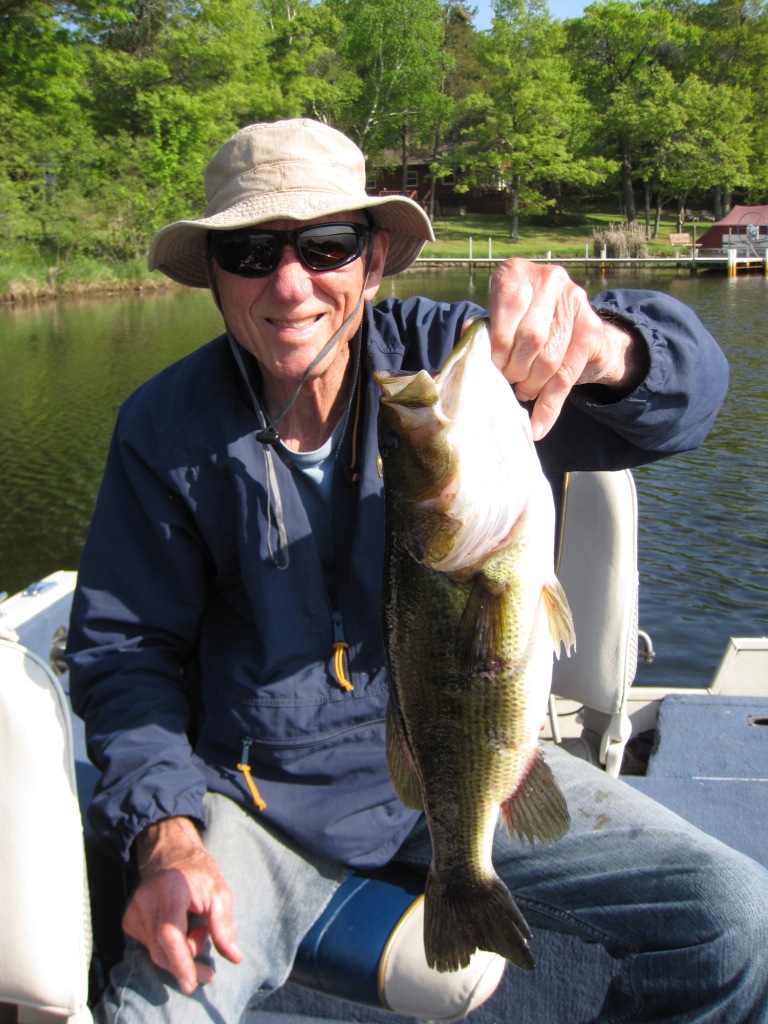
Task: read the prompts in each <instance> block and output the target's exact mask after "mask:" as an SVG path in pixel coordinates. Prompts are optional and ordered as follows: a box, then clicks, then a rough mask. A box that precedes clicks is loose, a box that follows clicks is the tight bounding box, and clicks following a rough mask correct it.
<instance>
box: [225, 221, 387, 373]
mask: <svg viewBox="0 0 768 1024" xmlns="http://www.w3.org/2000/svg"><path fill="white" fill-rule="evenodd" d="M334 221H336V222H339V221H344V222H351V223H364V218H363V216H362V214H360V213H359V212H354V213H347V214H335V215H333V216H329V217H318V218H316V219H315V220H310V221H306V222H301V225H303V224H305V223H306V224H308V225H309V224H324V223H330V222H334ZM299 226H300V223H299V222H297V221H293V220H274V221H269V222H268V223H266V224H261V225H259V227H260V228H264V229H266V230H272V231H289V230H292V229H294V228H296V227H299ZM369 244H370V242H369ZM387 244H388V238H387V235H386V233H385V232H380V231H377V233H376V236H375V238H374V241H373V246H374V249H373V258H372V260H371V266H370V271H369V274H368V280H367V282H366V284H365V288H364V289H363V281H364V276H365V258H366V252H365V251H364V252H363V254H362V256H360V257H359V258H358V259H356V260H353V261H352V263H348V264H347V265H346V266H344V267H341V268H340V269H338V270H327V271H315V270H308V269H307V268H306V267H305V266H304V265H303V264H302V263H301V262H300V261H299V258H298V256H297V254H296V251H295V249H294V248H293V247H292V246H290V245H288V246H286V247H285V249H284V250H283V252H282V255H281V257H280V262H279V264H278V266H277V268H276V269H275V270H274V271H273V273H271V274H269V275H268V276H267V277H257V278H247V277H238V276H237V275H236V274H230V273H228V272H227V271H225V270H222V269H221V267H219V266H218V264H217V263H216V262H215V260H214V261H212V266H213V273H214V274H215V275H216V283H217V286H218V291H219V297H220V300H221V308H222V313H223V315H224V319H225V321H226V324H227V327H228V328H229V330H230V331H231V332H232V333H233V334H234V336H235V338H237V340H238V341H239V342H240V344H241V345H242V346H243V348H245V349H247V350H248V351H249V352H250V353H251V354H252V355H253V356H255V358H256V359H257V360H258V362H259V364H260V366H261V369H262V373H263V374H264V379H265V385H266V386H267V387H268V388H269V386H270V383H274V384H277V383H278V382H279V383H280V384H281V385H283V386H284V385H292V386H296V385H297V384H298V382H299V381H300V379H301V377H302V374H303V373H304V371H305V370H306V369H307V367H308V366H309V364H310V363H311V362H312V360H313V359H314V357H315V356H316V355H317V354H318V352H320V351H321V350H322V348H323V346H324V345H325V344H326V343H327V342H328V341H329V340H330V339H331V338H332V337H333V335H334V334H335V332H336V331H338V329H339V328H340V327H341V325H342V324H343V323H344V321H345V320H346V318H347V317H348V316H349V315H350V314H351V313H352V310H353V309H354V308H355V304H356V303H357V301H358V299H359V298H360V294H361V292H362V294H363V298H364V299H372V298H373V296H374V295H375V294H376V290H377V289H378V286H379V282H380V281H381V274H382V270H383V267H384V258H385V256H386V252H387ZM362 315H363V309H362V303H361V306H360V309H359V310H358V313H357V315H356V316H355V318H354V320H353V321H352V323H350V325H349V327H348V329H347V330H346V331H345V332H344V336H343V337H342V338H341V339H340V340H339V343H338V344H337V345H334V347H333V349H332V350H331V352H329V353H328V356H327V357H326V358H325V359H324V360H323V361H322V362H321V363H320V364H319V365H318V367H316V369H315V372H314V373H313V376H314V377H319V376H322V375H324V374H326V373H327V372H328V371H329V370H330V369H331V368H332V367H333V368H335V370H336V371H338V370H339V369H340V367H343V366H345V365H346V362H347V360H348V357H349V346H348V342H349V339H350V338H352V337H353V335H354V333H355V331H356V330H357V327H358V325H359V323H360V320H361V318H362Z"/></svg>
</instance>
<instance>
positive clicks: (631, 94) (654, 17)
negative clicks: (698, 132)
mask: <svg viewBox="0 0 768 1024" xmlns="http://www.w3.org/2000/svg"><path fill="white" fill-rule="evenodd" d="M566 30H567V34H568V53H569V55H570V59H571V61H572V65H573V69H574V73H575V75H576V77H577V80H578V81H579V83H580V86H581V89H582V91H583V93H584V95H585V96H586V97H587V98H588V99H589V101H590V103H591V105H592V111H593V115H594V120H595V129H596V139H597V140H599V143H601V145H602V149H603V152H604V153H605V155H606V156H610V157H612V158H613V159H615V160H616V161H617V162H618V164H619V171H620V181H621V192H622V196H623V199H624V208H625V212H626V218H627V221H628V222H629V223H630V224H632V223H635V222H636V221H637V206H636V202H635V193H634V178H635V160H636V158H637V156H638V153H641V152H642V150H643V147H644V146H646V145H647V143H648V121H647V118H648V116H649V115H650V116H652V117H654V118H655V119H659V118H660V119H663V118H664V117H665V109H664V106H663V104H658V105H657V106H656V109H654V110H653V111H652V112H651V111H650V107H651V106H652V95H653V94H652V88H651V85H652V83H653V81H654V78H655V77H656V74H657V72H658V69H664V70H666V71H669V72H670V73H674V71H675V69H676V68H678V67H679V66H680V64H681V61H682V57H683V53H684V46H685V41H686V26H685V25H684V23H683V22H681V21H680V20H678V19H677V18H675V16H674V15H673V14H672V13H671V12H670V11H669V10H667V9H665V8H664V6H662V5H661V4H660V3H659V2H657V0H646V2H645V3H642V4H638V5H635V4H632V3H629V2H627V0H602V2H598V3H593V4H591V5H590V6H589V7H588V8H587V9H586V10H585V12H584V15H583V17H581V18H579V19H574V20H571V21H568V22H567V23H566ZM641 111H642V114H641Z"/></svg>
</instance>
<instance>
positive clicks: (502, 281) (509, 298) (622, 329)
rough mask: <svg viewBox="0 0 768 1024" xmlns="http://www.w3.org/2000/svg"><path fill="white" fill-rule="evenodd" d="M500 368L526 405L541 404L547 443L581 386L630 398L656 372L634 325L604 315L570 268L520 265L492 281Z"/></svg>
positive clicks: (537, 431) (540, 428)
mask: <svg viewBox="0 0 768 1024" xmlns="http://www.w3.org/2000/svg"><path fill="white" fill-rule="evenodd" d="M488 311H489V316H490V320H491V351H492V356H493V361H494V363H495V364H496V366H498V368H499V369H500V370H501V372H502V373H503V374H504V376H505V377H506V378H507V380H508V381H510V383H512V384H514V385H515V394H516V395H517V398H518V400H519V401H521V402H526V401H534V400H535V405H534V408H533V413H532V415H531V429H532V431H533V437H534V440H536V441H539V440H541V438H542V437H543V436H544V435H545V434H546V433H547V432H548V431H549V430H550V429H551V427H552V426H553V424H554V422H555V420H556V419H557V417H558V416H559V414H560V410H561V409H562V407H563V403H564V402H565V400H566V399H567V397H568V394H569V392H570V390H571V388H573V387H574V386H575V385H577V384H590V385H602V386H604V387H606V388H610V390H611V392H613V399H614V400H615V398H617V397H620V396H621V395H626V394H629V392H631V391H632V390H633V389H634V388H635V387H636V386H637V385H638V384H640V383H641V382H642V381H643V380H644V378H645V376H646V374H647V372H648V367H649V357H648V347H647V345H646V343H645V342H644V341H643V339H642V338H641V337H640V336H639V335H636V334H633V333H631V331H630V330H629V324H628V323H625V324H624V325H622V324H621V323H620V322H618V321H617V319H616V318H614V317H610V316H608V315H603V316H600V315H598V313H597V312H596V311H595V309H594V308H593V307H592V306H591V305H590V303H589V299H588V298H587V293H586V292H585V291H584V289H583V288H580V287H579V286H578V285H577V284H575V282H574V281H572V280H571V278H570V277H569V276H568V274H567V273H566V272H565V270H563V268H562V267H558V266H552V265H551V264H546V265H539V264H535V263H530V262H529V261H527V260H522V259H513V260H507V261H506V262H505V263H503V264H502V265H501V266H500V267H499V269H498V270H497V271H496V273H495V274H494V276H493V278H492V281H491V294H490V299H489V303H488Z"/></svg>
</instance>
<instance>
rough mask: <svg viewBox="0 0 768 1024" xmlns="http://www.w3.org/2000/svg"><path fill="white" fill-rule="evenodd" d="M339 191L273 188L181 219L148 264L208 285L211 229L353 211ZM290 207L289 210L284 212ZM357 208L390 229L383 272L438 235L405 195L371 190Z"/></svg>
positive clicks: (160, 237) (161, 236)
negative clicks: (211, 211) (374, 193)
mask: <svg viewBox="0 0 768 1024" xmlns="http://www.w3.org/2000/svg"><path fill="white" fill-rule="evenodd" d="M338 204H339V195H338V193H323V192H320V191H314V192H291V193H289V194H287V195H281V194H280V193H275V194H273V195H269V196H260V197H258V199H257V200H252V201H246V202H243V203H240V204H238V205H237V206H233V207H231V208H229V209H227V210H223V211H221V212H220V213H217V214H214V215H213V216H211V217H202V218H201V219H200V220H179V221H175V222H174V223H173V224H169V225H168V226H167V227H164V228H163V229H162V230H161V231H158V233H157V234H156V235H155V237H154V238H153V239H152V244H151V245H150V248H149V255H148V257H147V262H148V264H149V269H150V270H160V271H162V273H164V274H166V275H167V276H168V277H170V278H172V279H173V280H174V281H178V282H179V283H180V284H186V285H189V286H190V287H192V288H207V287H208V273H207V267H206V253H205V236H206V234H207V233H208V232H209V231H233V230H235V229H236V228H245V227H255V226H256V225H258V224H264V223H265V222H267V221H270V220H281V219H290V220H300V221H302V220H313V219H314V218H316V217H325V216H331V215H333V214H341V213H350V212H351V209H350V207H349V206H348V205H345V206H343V207H340V206H339V205H338ZM288 209H290V211H291V212H290V213H288V212H286V211H287V210H288ZM354 209H355V210H367V211H368V212H369V213H370V215H371V217H372V218H373V220H374V222H375V224H376V226H377V227H380V228H383V229H385V230H386V231H388V232H389V248H388V250H387V258H386V261H385V263H384V270H383V275H384V276H385V277H388V276H391V275H393V274H399V273H400V272H401V271H403V270H406V269H407V268H408V267H410V266H411V264H412V263H413V262H414V260H415V259H416V258H417V256H418V255H419V253H420V252H421V250H422V249H423V248H424V245H425V243H426V242H433V241H434V240H435V236H434V233H433V231H432V225H431V223H430V220H429V217H427V215H426V213H425V212H424V211H423V210H422V208H421V207H420V206H419V205H418V203H415V202H414V201H413V200H412V199H408V198H407V197H406V196H369V197H368V199H367V200H366V202H365V203H364V204H362V205H360V206H357V205H355V207H354Z"/></svg>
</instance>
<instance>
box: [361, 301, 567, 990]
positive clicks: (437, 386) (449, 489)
mask: <svg viewBox="0 0 768 1024" xmlns="http://www.w3.org/2000/svg"><path fill="white" fill-rule="evenodd" d="M374 378H375V380H376V382H377V383H378V384H379V385H380V387H381V393H380V395H379V409H378V427H377V430H378V446H379V456H380V459H381V469H382V474H383V486H384V504H385V568H384V590H383V597H382V623H383V632H384V648H385V663H386V668H387V673H388V677H389V698H388V705H387V718H386V756H387V764H388V768H389V773H390V777H391V780H392V784H393V787H394V790H395V793H396V795H397V797H398V798H399V800H400V801H401V802H402V803H403V804H404V805H405V806H407V807H411V808H415V809H419V810H422V811H423V812H424V815H425V818H426V821H427V825H428V827H429V832H430V838H431V841H432V860H431V864H430V866H429V871H428V874H427V879H426V885H425V894H424V950H425V955H426V958H427V962H428V963H429V965H430V967H432V968H433V969H435V970H437V971H440V972H451V971H456V970H458V969H460V968H462V967H466V966H467V965H468V963H469V961H470V958H471V956H472V955H473V954H474V952H475V951H476V950H478V949H482V950H489V951H492V952H496V953H499V954H500V955H501V956H503V957H506V958H507V959H508V960H509V961H511V962H512V963H513V964H515V965H516V966H518V967H521V968H523V969H526V970H531V969H533V967H534V960H533V957H532V954H531V951H530V948H529V943H530V940H531V937H532V935H531V931H530V929H529V927H528V925H527V924H526V921H525V919H524V917H523V915H522V913H521V912H520V910H519V908H518V906H517V904H516V903H515V901H514V899H513V897H512V895H511V893H510V892H509V890H508V888H507V887H506V885H505V884H504V882H503V881H502V880H501V879H500V878H499V876H498V874H497V873H496V871H495V868H494V865H493V858H492V850H493V839H494V834H495V831H496V828H497V826H498V822H499V815H501V818H502V819H503V821H504V823H505V825H506V827H507V829H508V831H509V833H510V835H511V836H512V837H513V838H514V837H515V836H517V838H518V839H519V840H520V841H522V842H523V843H525V842H526V841H528V842H530V844H531V845H532V846H533V845H534V843H535V840H536V839H538V840H539V841H541V842H542V843H549V842H554V841H556V840H557V839H560V838H561V837H562V836H563V835H565V833H566V832H567V830H568V827H569V823H570V818H569V813H568V807H567V804H566V801H565V798H564V796H563V794H562V792H561V791H560V789H559V787H558V785H557V783H556V781H555V778H554V776H553V774H552V771H551V769H550V768H549V766H548V764H547V762H546V760H545V759H544V755H543V751H542V746H541V742H540V736H539V732H540V728H541V726H542V724H543V722H544V719H545V716H546V708H547V703H548V698H549V690H550V685H551V677H552V664H553V654H555V653H557V655H558V657H559V652H560V647H561V646H564V647H565V648H566V650H569V649H570V648H571V647H572V646H573V645H574V643H575V637H574V632H573V620H572V616H571V612H570V608H569V606H568V601H567V598H566V596H565V593H564V592H563V588H562V586H561V585H560V583H559V581H558V580H557V578H556V576H555V569H554V532H555V510H554V503H553V498H552V491H551V488H550V485H549V483H548V481H547V479H546V477H545V476H544V474H543V472H542V469H541V465H540V463H539V459H538V455H537V453H536V449H535V447H534V443H533V437H532V434H531V426H530V417H529V415H528V413H527V411H526V410H525V409H524V407H523V406H522V405H521V404H520V403H519V402H518V400H517V398H516V397H515V394H514V391H513V389H512V387H511V385H510V384H509V383H508V381H507V380H506V379H505V378H504V376H503V375H502V373H501V372H500V371H499V370H498V369H497V368H496V366H495V365H494V364H493V362H492V359H491V344H490V335H489V322H488V320H487V319H480V320H477V321H474V322H473V323H472V324H471V325H470V326H469V327H468V328H467V329H466V330H465V332H464V334H463V335H462V338H461V340H460V341H459V343H458V344H457V346H456V347H455V348H454V350H453V351H452V352H451V353H450V355H449V356H448V357H447V359H446V360H445V363H444V365H443V367H442V369H441V370H440V371H439V373H438V374H437V375H436V376H432V375H431V374H430V373H429V372H428V371H426V370H420V371H419V372H416V373H409V372H397V371H395V372H391V371H384V370H380V371H376V372H375V374H374Z"/></svg>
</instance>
